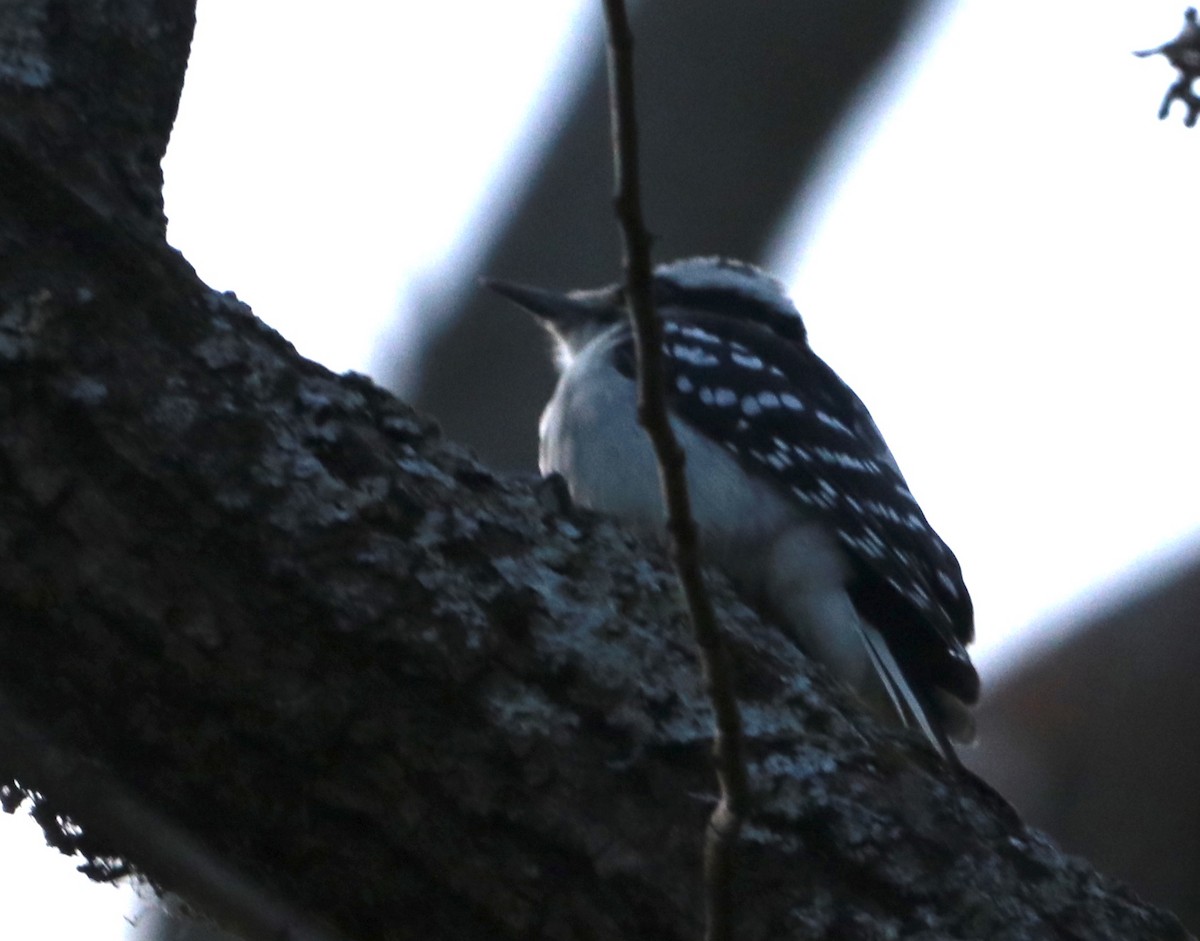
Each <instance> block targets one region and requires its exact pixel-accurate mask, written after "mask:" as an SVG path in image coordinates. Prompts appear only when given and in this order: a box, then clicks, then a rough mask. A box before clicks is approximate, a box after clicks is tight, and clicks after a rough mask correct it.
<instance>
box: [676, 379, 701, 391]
mask: <svg viewBox="0 0 1200 941" xmlns="http://www.w3.org/2000/svg"><path fill="white" fill-rule="evenodd" d="M675 388H676V389H678V390H679V391H680V392H682V393H683V394H684V395H687V394H688V393H689V392H692V391H693V390H694V389H695V388H696V387H695V386H694V385H692V380H691V379H689V378H688V377H687V376H676V377H675Z"/></svg>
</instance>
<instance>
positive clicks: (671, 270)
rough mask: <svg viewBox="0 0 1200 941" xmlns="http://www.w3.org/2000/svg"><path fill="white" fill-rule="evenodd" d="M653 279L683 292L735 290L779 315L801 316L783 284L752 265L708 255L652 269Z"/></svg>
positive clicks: (668, 263)
mask: <svg viewBox="0 0 1200 941" xmlns="http://www.w3.org/2000/svg"><path fill="white" fill-rule="evenodd" d="M654 274H655V276H656V277H666V278H668V279H670V280H671V281H674V282H675V283H676V284H677V285H679V286H680V287H681V288H684V289H690V290H696V291H705V290H716V291H736V292H738V293H740V294H745V295H748V296H750V297H753V298H756V299H758V300H759V301H761V302H762V303H763V304H765V305H768V306H770V307H775V308H778V310H779V311H780V313H793V314H795V316H796V319H797V320H799V319H800V314H799V313H797V312H796V306H795V305H794V304H793V303H792V299H791V298H790V297H788V293H787V290H786V289H785V288H784V286H783V283H782V282H781V281H779V280H778V279H777V278H774V277H772V276H771V275H770V274H768V273H767V272H765V271H763V270H762V269H761V268H758V267H756V266H754V265H750V264H747V263H746V262H744V261H734V260H732V259H729V258H721V257H719V256H716V255H710V256H707V257H703V258H683V259H680V260H679V261H672V262H667V263H666V264H664V265H659V266H658V267H657V268H655V269H654Z"/></svg>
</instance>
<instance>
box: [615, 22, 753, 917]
mask: <svg viewBox="0 0 1200 941" xmlns="http://www.w3.org/2000/svg"><path fill="white" fill-rule="evenodd" d="M604 12H605V17H606V19H607V22H608V59H609V62H608V71H609V82H610V101H611V110H612V134H613V171H614V173H613V175H614V178H615V181H616V197H615V200H614V203H615V206H616V211H617V218H618V220H619V222H620V225H621V231H622V235H623V238H624V243H625V283H626V296H627V298H628V305H629V316H630V318H631V320H632V322H633V336H634V349H635V352H636V358H637V384H638V421H639V423H640V424H641V426H642V428H644V429H645V431H646V434H647V436H648V437H649V438H650V443H651V445H652V446H653V448H654V454H655V457H656V458H657V461H658V471H659V478H660V481H661V484H662V492H663V503H664V505H665V506H666V510H667V532H668V533H669V534H670V537H671V547H672V550H673V555H672V557H673V560H674V563H675V572H676V574H677V576H678V578H679V584H680V586H681V587H682V589H683V595H684V599H685V601H686V604H687V610H688V618H689V620H690V621H691V624H692V631H693V633H694V634H695V637H696V644H697V646H698V648H699V652H700V660H701V663H702V665H703V668H704V676H705V680H706V683H707V686H708V691H709V695H710V696H711V698H712V704H713V712H714V715H715V718H716V727H715V735H714V739H713V756H714V758H715V761H716V768H717V781H718V784H719V787H720V800H719V802H718V803H717V806H716V808H715V809H714V810H713V812H712V816H710V817H709V821H708V828H707V838H706V840H705V852H704V883H705V903H706V904H705V908H706V914H705V937H706V938H707V939H708V941H729V939H730V938H731V937H732V934H733V918H734V905H733V870H734V854H735V849H736V846H737V841H738V834H739V833H740V832H741V828H742V821H743V819H744V818H745V816H746V813H747V812H748V810H749V806H750V793H749V791H750V789H749V785H748V783H747V780H746V766H745V761H744V758H743V746H742V717H741V712H740V710H739V709H738V703H737V694H736V690H735V689H734V682H733V668H732V666H731V664H730V662H729V652H728V650H727V649H726V647H725V642H724V639H723V638H722V636H721V628H720V625H719V624H718V623H717V617H716V613H715V612H714V611H713V606H712V601H711V600H710V599H709V596H708V590H707V589H706V588H705V585H704V574H703V572H702V571H701V569H700V550H699V538H698V535H697V532H696V523H695V520H694V519H693V518H692V512H691V503H690V500H689V497H688V486H687V477H686V475H685V471H684V462H685V456H684V453H683V449H682V448H681V447H680V446H679V442H678V441H677V440H676V438H675V433H674V431H673V430H672V429H671V423H670V421H669V420H668V417H667V404H666V397H665V389H664V378H663V359H662V327H661V325H660V323H659V321H658V317H657V315H656V314H655V311H654V299H653V295H652V292H651V278H652V271H651V263H650V237H649V235H648V233H647V232H646V226H645V223H644V222H643V219H642V197H641V182H640V172H639V167H638V129H637V108H636V104H635V100H634V83H633V33H632V31H631V30H630V28H629V20H628V18H627V17H626V15H625V4H624V2H623V0H604Z"/></svg>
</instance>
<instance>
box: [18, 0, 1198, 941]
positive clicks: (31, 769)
mask: <svg viewBox="0 0 1200 941" xmlns="http://www.w3.org/2000/svg"><path fill="white" fill-rule="evenodd" d="M11 8H12V5H9V6H5V7H3V8H0V52H3V56H0V66H2V64H3V63H4V62H11V61H17V60H16V59H14V58H13V57H14V56H15V55H16V53H14V51H13V50H14V49H16V50H18V51H20V50H25V51H24V53H23V54H24V55H25V56H26V58H25V59H20V61H26V62H34V61H35V60H36V61H38V62H41V63H42V66H40V67H38V68H31V70H30V71H28V72H24V73H19V74H18V73H14V72H13V71H5V70H4V68H3V67H0V638H2V641H0V642H2V643H3V657H0V697H2V698H0V728H2V731H0V780H3V779H9V780H15V781H18V782H20V784H21V785H23V786H26V787H28V788H32V789H35V790H44V791H46V795H45V800H44V802H43V803H42V816H41V819H43V820H44V821H45V823H46V824H47V826H48V827H49V828H50V829H51V831H52V832H54V833H55V835H56V837H57V838H58V839H59V841H60V842H63V843H66V844H69V845H78V846H80V847H81V848H82V849H84V850H85V851H86V852H87V853H89V854H91V855H93V856H95V857H98V858H99V859H100V860H104V859H106V858H109V857H118V858H120V857H124V858H128V860H129V862H131V863H132V864H133V865H134V866H138V865H142V866H144V867H145V868H147V870H148V875H149V876H151V877H152V878H157V879H159V880H161V881H162V882H163V883H164V884H165V885H166V886H167V887H168V888H169V887H172V886H173V885H177V884H178V883H179V881H180V879H181V878H184V877H181V876H180V875H179V874H178V873H173V872H163V871H156V870H155V869H154V868H153V867H152V866H149V865H148V864H147V863H146V862H145V861H144V860H142V859H140V858H139V854H138V852H136V851H135V850H133V849H131V847H136V846H138V845H141V843H142V842H143V841H144V840H145V838H146V836H147V834H145V833H138V834H132V833H129V832H122V829H121V827H120V826H115V825H113V824H112V822H111V821H108V822H107V823H105V822H97V821H93V820H89V816H88V806H89V804H88V800H87V799H86V792H87V791H88V790H89V788H88V787H87V781H88V776H89V775H96V776H97V777H98V779H101V778H103V779H107V780H113V779H115V780H117V781H120V782H124V783H125V785H126V786H127V787H129V788H131V789H133V790H134V791H136V793H137V794H138V795H139V799H140V800H141V801H142V802H144V805H145V806H146V807H148V808H152V809H153V810H154V811H155V812H157V813H160V814H163V815H165V816H167V817H169V818H170V819H172V820H173V821H175V823H177V824H178V825H180V826H181V827H183V828H184V829H186V830H187V831H188V832H189V833H190V834H192V835H193V836H195V837H197V838H198V839H200V840H202V841H203V842H204V843H205V844H206V845H207V846H208V847H209V848H210V849H211V850H212V851H213V852H215V853H216V854H218V855H219V856H220V857H221V858H223V859H224V860H225V861H227V862H228V863H229V864H231V865H233V866H235V867H236V868H237V869H239V870H240V871H241V872H242V873H244V874H246V875H247V877H248V878H249V879H251V880H253V881H256V882H258V883H261V884H262V885H264V886H266V887H268V888H269V889H270V890H271V891H272V892H273V893H276V894H277V895H279V896H282V897H283V898H285V899H290V900H292V901H293V903H295V904H299V905H300V906H301V907H303V908H304V909H306V910H308V911H310V912H311V913H313V914H314V915H316V916H317V917H318V918H320V919H322V920H324V921H326V922H327V923H329V924H330V925H333V926H336V928H337V929H338V930H340V931H341V932H343V933H344V934H345V935H347V936H351V937H358V938H398V939H399V938H422V939H430V938H456V939H468V938H474V937H487V938H490V939H495V938H531V937H538V938H562V939H568V938H579V939H610V938H611V939H617V938H622V939H628V938H649V937H655V938H692V937H695V936H696V933H697V930H698V913H699V912H700V911H701V909H702V906H701V904H700V900H699V899H698V897H697V893H698V888H697V885H698V879H697V874H698V871H699V859H698V853H699V847H700V845H701V827H702V825H703V821H704V819H705V817H706V815H707V813H708V811H709V809H710V801H711V793H712V772H711V768H710V763H709V759H708V739H709V727H710V714H709V709H708V706H707V701H706V698H705V692H704V690H703V689H702V688H701V683H700V680H699V673H698V670H697V668H696V662H695V657H694V654H693V651H692V649H691V643H690V640H689V637H688V632H687V629H686V626H685V624H684V623H683V620H682V616H681V612H680V610H679V607H678V605H677V603H676V601H675V590H674V586H673V583H672V580H671V578H670V576H669V575H668V574H667V573H668V568H667V567H666V565H665V564H664V560H663V559H662V557H661V555H660V554H659V553H658V552H657V551H656V550H654V549H653V548H652V547H646V546H643V545H639V544H638V543H637V542H635V541H634V540H632V539H631V538H630V537H628V536H627V535H625V534H623V533H622V532H620V531H619V530H618V529H616V528H615V527H614V526H612V525H611V524H609V523H607V522H605V521H603V520H600V519H596V518H594V517H591V516H588V515H583V514H580V513H577V512H574V511H572V510H570V509H569V508H566V507H563V506H561V505H560V504H559V501H558V500H557V498H556V492H555V490H554V489H553V488H551V487H546V486H543V485H539V484H537V483H535V482H534V481H532V480H528V479H512V478H509V479H504V478H498V477H496V476H494V475H493V474H491V473H489V472H488V471H487V470H486V469H485V468H483V467H481V466H479V465H478V464H477V463H475V462H474V461H473V460H472V459H471V458H470V457H469V456H468V455H466V454H465V453H463V452H462V451H461V450H459V449H457V448H455V447H454V446H453V445H448V444H444V443H442V442H441V441H439V439H438V435H437V433H436V430H435V428H434V426H433V425H432V424H431V423H430V422H429V421H427V420H426V419H423V418H421V417H420V416H418V415H416V414H414V413H413V412H412V411H411V410H410V409H408V408H407V407H406V406H404V405H403V404H401V403H399V402H397V401H396V400H394V399H392V398H391V397H389V396H388V395H387V394H386V393H384V392H382V391H381V390H380V389H378V388H377V387H375V386H374V385H372V384H371V383H370V382H369V381H368V380H366V379H364V378H362V377H356V376H346V377H337V376H334V375H331V374H330V373H328V372H327V371H326V370H324V369H322V368H320V367H318V366H316V365H314V364H312V363H308V362H306V361H304V360H302V359H300V358H299V357H298V356H297V355H296V353H295V351H294V350H293V349H292V348H291V347H290V346H289V345H288V344H287V343H286V342H285V341H284V340H283V339H281V338H280V337H279V336H278V335H277V334H275V333H274V332H272V331H271V330H269V329H267V328H266V327H264V326H263V325H262V324H261V323H259V322H258V321H257V320H255V319H254V317H253V316H252V315H251V314H250V312H249V311H248V310H247V309H246V308H245V307H244V306H243V305H241V304H240V303H238V302H237V301H236V299H234V298H232V297H230V296H227V295H219V294H215V293H213V292H212V291H210V290H208V289H207V288H206V287H205V286H204V285H203V284H201V283H199V281H198V280H197V279H196V278H195V276H194V274H193V272H192V271H191V270H190V268H188V266H187V265H186V263H185V262H183V260H182V259H181V258H179V257H178V256H177V255H176V254H175V253H173V252H172V251H170V250H169V249H168V248H167V247H166V245H165V244H164V243H163V242H162V240H161V202H160V199H159V197H158V195H157V192H158V191H157V184H158V179H159V177H158V168H157V164H156V160H157V157H158V156H159V155H160V154H161V151H162V147H163V144H164V142H165V140H166V135H167V131H168V129H169V126H170V122H171V120H172V118H173V113H174V95H175V94H177V93H178V89H179V81H180V77H181V75H182V71H183V67H184V57H185V52H186V45H187V40H186V37H187V36H188V35H190V24H191V11H190V9H189V8H188V7H187V5H186V4H183V3H167V2H160V3H157V4H152V3H149V2H146V3H144V4H141V5H139V4H137V3H134V2H127V3H113V2H103V0H77V2H75V3H72V4H47V5H45V6H44V7H37V5H36V4H32V5H29V6H28V9H29V10H35V11H40V12H38V14H37V15H33V14H32V13H31V14H29V15H28V16H25V14H24V13H22V14H20V15H19V16H18V15H17V14H14V13H11V12H2V11H8V10H10V9H11ZM22 9H23V10H24V9H26V8H22ZM22 17H25V18H24V19H22ZM17 20H20V22H19V23H18V22H17ZM14 23H15V24H16V25H15V26H14V25H13V24H14ZM18 27H19V28H18ZM84 35H86V37H87V45H88V47H89V48H91V49H93V51H95V50H96V49H101V50H105V49H111V50H115V51H114V53H113V54H112V55H111V56H110V55H100V54H96V55H93V56H91V57H90V58H89V57H83V58H82V59H81V58H80V57H79V56H78V50H77V49H76V46H77V44H78V43H80V42H83V40H82V39H81V38H80V37H81V36H84ZM172 37H173V38H172ZM5 56H6V57H7V58H4V57H5ZM39 56H40V57H41V58H40V59H39V58H38V57H39ZM67 61H70V62H71V63H72V65H71V66H70V67H69V68H68V67H67V65H66V64H65V63H66V62H67ZM78 69H93V70H94V71H92V72H90V73H88V74H87V75H83V74H82V73H76V72H75V70H78ZM22 76H24V77H22ZM85 86H86V87H106V88H109V89H116V91H117V92H118V94H116V95H113V96H111V97H108V98H106V99H105V100H104V101H103V102H101V101H100V100H99V99H98V98H95V97H89V96H87V95H83V94H78V93H77V92H76V89H78V88H82V87H85ZM164 87H168V88H170V89H171V90H172V94H171V95H167V94H165V93H164V91H163V88H164ZM151 157H153V158H154V159H150V158H151ZM717 602H718V605H719V609H720V611H721V613H722V617H723V621H724V623H725V625H726V627H727V629H728V630H729V632H730V636H731V640H732V645H733V649H734V652H735V656H736V661H737V666H738V684H739V689H740V692H741V695H742V699H743V708H744V711H745V717H746V732H747V740H748V756H749V759H750V771H751V776H752V783H753V789H754V794H755V800H756V812H755V814H754V815H753V817H752V819H751V821H750V825H749V826H748V827H747V828H746V830H745V831H744V833H743V841H742V847H741V857H740V866H741V868H740V870H739V874H738V881H737V896H738V899H739V903H740V910H739V921H740V926H739V937H740V938H743V939H747V941H750V939H759V938H763V939H765V938H781V937H796V938H856V939H857V938H868V939H869V938H897V937H907V938H929V939H933V938H1013V939H1016V938H1088V939H1099V938H1113V939H1118V938H1119V939H1137V938H1146V939H1150V938H1160V939H1165V938H1182V937H1185V933H1184V932H1183V930H1182V929H1181V928H1180V927H1179V925H1178V923H1177V922H1175V921H1174V919H1172V918H1171V917H1170V916H1167V915H1165V914H1162V913H1160V912H1157V911H1155V910H1152V909H1150V908H1147V907H1145V906H1143V905H1141V904H1140V903H1138V902H1137V901H1136V900H1134V899H1133V898H1131V897H1130V896H1129V895H1128V894H1127V893H1126V892H1125V891H1124V890H1122V889H1121V888H1120V887H1119V886H1116V885H1114V884H1112V883H1111V882H1109V881H1107V880H1105V879H1103V878H1102V877H1100V876H1098V875H1096V874H1095V873H1093V872H1092V871H1091V870H1090V869H1089V868H1088V867H1087V866H1086V865H1084V864H1082V863H1080V862H1077V861H1074V860H1071V859H1069V858H1066V857H1064V856H1063V855H1061V854H1060V853H1058V852H1057V851H1056V850H1055V849H1053V848H1052V847H1050V846H1049V845H1048V844H1047V843H1046V842H1045V841H1044V840H1042V839H1041V838H1040V837H1038V836H1037V835H1036V834H1033V833H1030V832H1028V831H1026V830H1025V829H1024V828H1023V827H1022V825H1021V823H1020V821H1019V820H1017V819H1016V817H1015V815H1014V814H1013V813H1012V812H1011V810H1010V809H1009V808H1008V806H1007V805H1006V804H1005V803H1004V802H1003V801H1002V800H1001V799H999V798H998V797H997V796H996V795H995V794H994V793H993V792H991V791H990V790H989V789H988V788H987V787H986V786H984V785H983V784H982V783H981V782H979V781H978V780H976V779H974V778H973V777H971V776H970V775H969V774H967V773H965V772H962V771H957V770H954V769H949V768H947V767H945V766H944V765H942V763H941V762H940V761H939V760H938V759H937V758H936V756H934V755H933V754H932V753H931V752H930V751H928V750H927V749H925V748H924V747H923V746H922V745H921V744H920V743H919V742H916V741H914V740H911V739H908V738H900V737H896V736H894V735H889V734H888V733H886V732H881V731H880V730H878V729H876V728H875V727H874V726H873V725H872V724H871V723H870V722H869V721H868V720H867V719H865V718H862V717H861V716H860V715H859V714H858V713H857V711H856V710H855V707H854V706H853V704H852V703H851V702H850V701H849V700H847V699H843V698H842V697H841V696H840V695H839V694H838V693H837V692H836V691H835V690H833V689H832V688H831V687H830V685H829V684H828V682H827V681H826V679H825V678H824V676H823V674H821V673H820V671H818V670H815V669H814V668H812V667H810V665H809V664H808V663H807V662H806V661H805V660H804V658H803V657H802V656H801V655H800V654H799V653H798V652H797V651H796V650H795V648H794V647H793V646H792V645H790V644H789V643H788V642H787V640H786V639H785V638H784V637H783V636H782V635H780V634H779V633H778V632H776V631H775V630H774V629H772V628H770V627H769V626H764V625H762V624H761V623H759V622H758V621H757V620H756V618H755V617H754V615H753V614H752V613H751V612H749V611H748V610H747V609H745V608H744V607H743V606H741V605H739V604H738V603H737V602H736V601H735V600H734V599H733V598H732V597H731V596H730V595H729V594H728V592H725V591H719V592H718V594H717ZM30 727H34V728H36V729H37V734H36V735H29V734H26V733H27V732H28V729H29V728H30ZM39 739H42V740H44V741H46V742H48V743H49V742H53V743H55V744H54V747H55V748H56V749H57V751H56V752H55V754H57V755H61V754H63V753H68V754H70V755H73V756H75V759H74V762H73V764H72V766H71V774H72V776H73V777H74V778H75V779H76V784H79V783H80V782H82V785H83V786H82V787H75V788H74V789H71V788H68V789H67V790H66V792H65V793H58V794H56V793H55V792H54V791H53V790H52V789H51V788H50V787H49V786H48V785H47V784H46V781H47V780H48V779H52V778H53V777H54V775H53V774H52V773H51V772H50V771H48V770H47V769H48V768H49V766H50V764H51V762H49V761H48V760H47V759H45V756H41V757H40V758H39V756H37V755H35V754H32V749H35V748H36V746H37V741H38V740H39ZM80 793H83V794H84V795H85V797H83V798H80V797H78V796H71V795H72V794H74V795H79V794H80ZM56 813H57V814H64V813H65V814H69V815H71V816H73V817H74V819H75V820H76V821H77V823H79V824H80V825H81V826H82V828H83V831H82V834H78V833H75V832H74V831H73V830H71V828H67V831H66V832H58V830H57V829H56V828H57V824H56V823H55V821H54V819H53V817H54V815H55V814H56ZM185 881H186V879H185Z"/></svg>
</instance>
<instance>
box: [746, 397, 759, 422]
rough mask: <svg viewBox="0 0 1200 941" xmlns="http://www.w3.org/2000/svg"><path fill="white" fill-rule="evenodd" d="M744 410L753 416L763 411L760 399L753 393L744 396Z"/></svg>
mask: <svg viewBox="0 0 1200 941" xmlns="http://www.w3.org/2000/svg"><path fill="white" fill-rule="evenodd" d="M742 412H743V413H744V414H746V415H748V416H750V417H751V418H753V417H754V416H755V415H759V414H761V413H762V406H761V405H760V404H759V402H758V399H757V398H755V397H754V396H752V395H747V396H743V397H742Z"/></svg>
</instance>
